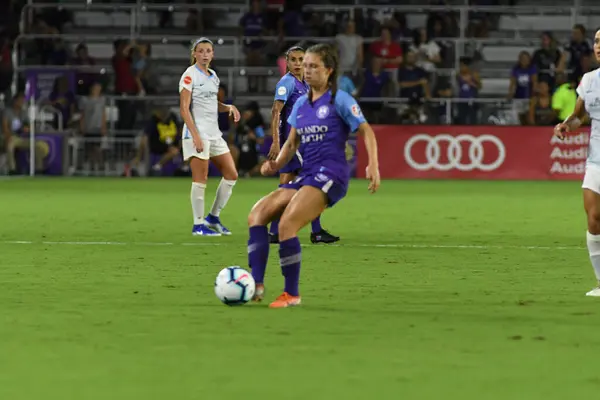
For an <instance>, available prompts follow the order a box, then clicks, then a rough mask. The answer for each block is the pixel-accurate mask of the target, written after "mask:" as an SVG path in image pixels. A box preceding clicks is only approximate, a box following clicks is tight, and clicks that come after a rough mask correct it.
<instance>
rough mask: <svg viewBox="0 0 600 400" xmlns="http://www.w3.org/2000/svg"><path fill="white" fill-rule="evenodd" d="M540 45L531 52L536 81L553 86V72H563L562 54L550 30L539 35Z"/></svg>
mask: <svg viewBox="0 0 600 400" xmlns="http://www.w3.org/2000/svg"><path fill="white" fill-rule="evenodd" d="M541 42H542V46H541V47H540V48H539V49H537V50H536V51H535V52H534V53H533V65H534V66H535V67H536V68H537V71H538V82H546V83H547V84H548V86H549V87H550V89H552V88H554V83H555V82H554V74H555V73H563V72H564V62H563V61H562V60H563V54H562V52H561V51H560V50H559V48H558V45H557V43H556V40H555V39H554V37H553V36H552V33H550V32H544V33H542V36H541Z"/></svg>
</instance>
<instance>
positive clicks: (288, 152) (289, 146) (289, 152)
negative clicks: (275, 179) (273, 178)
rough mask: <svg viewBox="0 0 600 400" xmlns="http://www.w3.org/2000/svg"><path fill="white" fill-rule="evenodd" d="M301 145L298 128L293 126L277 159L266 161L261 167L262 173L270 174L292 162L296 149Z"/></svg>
mask: <svg viewBox="0 0 600 400" xmlns="http://www.w3.org/2000/svg"><path fill="white" fill-rule="evenodd" d="M299 147H300V136H298V134H297V133H296V128H294V127H292V129H291V130H290V135H289V136H288V138H287V140H286V141H285V143H284V144H283V146H282V147H281V152H280V153H279V155H278V156H277V159H276V160H275V161H272V160H269V161H267V162H265V163H264V164H263V165H262V167H261V169H260V171H261V174H262V175H265V176H269V175H273V174H274V173H275V172H277V171H279V170H280V169H281V168H283V167H284V166H285V165H286V164H287V163H288V162H290V160H291V159H292V157H294V154H296V151H297V150H298V148H299Z"/></svg>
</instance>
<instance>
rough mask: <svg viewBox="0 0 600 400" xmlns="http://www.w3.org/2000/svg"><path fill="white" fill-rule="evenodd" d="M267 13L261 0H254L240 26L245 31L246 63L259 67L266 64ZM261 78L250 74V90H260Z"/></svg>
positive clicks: (253, 91)
mask: <svg viewBox="0 0 600 400" xmlns="http://www.w3.org/2000/svg"><path fill="white" fill-rule="evenodd" d="M266 22H267V21H266V15H265V13H264V10H263V7H262V3H261V1H260V0H252V8H251V10H250V11H249V12H247V13H246V14H244V15H243V16H242V18H241V19H240V26H241V27H242V29H243V33H244V53H245V54H246V65H247V66H249V67H259V66H261V65H264V63H265V61H264V54H263V53H264V47H265V42H264V40H263V39H262V36H263V35H264V34H265V33H266ZM259 81H260V80H259V79H258V78H257V77H255V76H252V74H249V75H248V91H249V92H252V93H255V92H258V91H259ZM263 83H264V82H263ZM263 86H265V85H263Z"/></svg>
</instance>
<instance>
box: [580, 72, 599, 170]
mask: <svg viewBox="0 0 600 400" xmlns="http://www.w3.org/2000/svg"><path fill="white" fill-rule="evenodd" d="M577 95H578V96H579V98H581V99H582V100H583V102H584V103H585V110H586V111H587V112H588V114H589V115H590V119H591V120H592V130H591V134H590V143H589V145H588V156H587V161H586V165H588V166H590V165H591V166H593V167H596V168H600V69H595V70H593V71H590V72H588V73H586V74H585V75H583V77H582V78H581V82H579V86H578V87H577Z"/></svg>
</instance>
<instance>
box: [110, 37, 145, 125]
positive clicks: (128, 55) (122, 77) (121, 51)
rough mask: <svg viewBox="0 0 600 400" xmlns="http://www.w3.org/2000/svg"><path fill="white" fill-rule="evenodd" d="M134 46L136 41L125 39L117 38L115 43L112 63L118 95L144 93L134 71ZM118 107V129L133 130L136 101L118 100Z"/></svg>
mask: <svg viewBox="0 0 600 400" xmlns="http://www.w3.org/2000/svg"><path fill="white" fill-rule="evenodd" d="M134 47H135V43H133V42H132V43H128V42H127V41H124V40H117V41H116V42H115V43H114V48H115V54H114V56H113V58H112V65H113V70H114V72H115V94H116V95H118V96H122V95H127V96H135V95H138V94H142V93H141V92H139V88H138V85H137V83H136V81H135V75H134V73H133V65H132V52H133V49H134ZM117 108H118V110H119V119H118V120H117V124H116V128H117V130H132V129H133V127H134V125H135V120H136V117H137V105H136V103H135V101H131V100H118V101H117Z"/></svg>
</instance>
